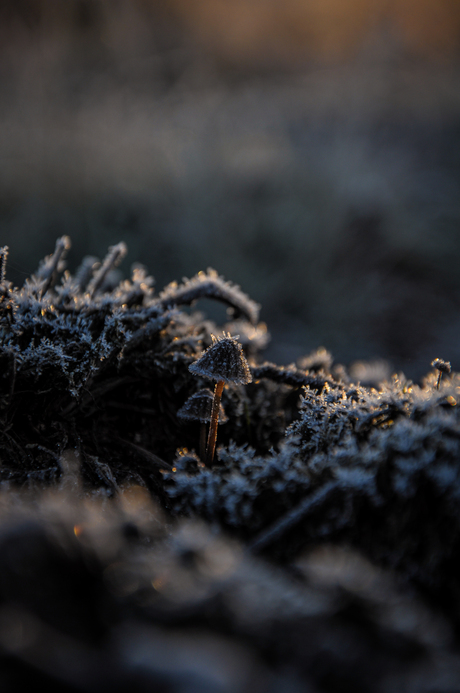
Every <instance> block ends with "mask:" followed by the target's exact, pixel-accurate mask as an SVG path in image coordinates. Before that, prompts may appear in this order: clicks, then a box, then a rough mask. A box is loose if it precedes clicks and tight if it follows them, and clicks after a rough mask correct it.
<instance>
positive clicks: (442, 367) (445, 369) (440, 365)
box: [431, 359, 452, 390]
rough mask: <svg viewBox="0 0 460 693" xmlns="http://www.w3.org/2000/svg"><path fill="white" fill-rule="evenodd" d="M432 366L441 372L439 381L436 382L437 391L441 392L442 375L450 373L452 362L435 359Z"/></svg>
mask: <svg viewBox="0 0 460 693" xmlns="http://www.w3.org/2000/svg"><path fill="white" fill-rule="evenodd" d="M431 365H432V366H433V368H437V370H438V371H439V375H438V380H437V381H436V389H437V390H439V386H440V385H441V378H442V374H443V373H450V372H451V370H452V367H451V365H450V361H443V359H435V360H434V361H432V362H431Z"/></svg>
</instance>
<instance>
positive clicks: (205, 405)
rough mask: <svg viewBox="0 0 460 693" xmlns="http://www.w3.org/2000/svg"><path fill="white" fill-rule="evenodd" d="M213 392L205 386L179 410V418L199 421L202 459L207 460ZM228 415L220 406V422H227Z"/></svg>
mask: <svg viewBox="0 0 460 693" xmlns="http://www.w3.org/2000/svg"><path fill="white" fill-rule="evenodd" d="M213 399H214V397H213V394H212V392H211V390H209V389H208V388H204V389H203V390H200V391H199V392H195V394H194V395H192V396H191V397H189V398H188V400H187V401H186V402H185V404H184V405H183V406H182V407H181V408H180V409H179V411H178V412H177V416H178V417H179V419H182V420H183V421H199V422H200V424H201V427H200V428H201V430H200V459H201V461H202V462H204V461H205V457H206V424H207V423H209V422H210V421H211V416H212V402H213ZM227 421H228V417H227V416H226V415H225V411H224V408H223V406H222V405H220V406H219V420H218V423H221V424H222V423H226V422H227Z"/></svg>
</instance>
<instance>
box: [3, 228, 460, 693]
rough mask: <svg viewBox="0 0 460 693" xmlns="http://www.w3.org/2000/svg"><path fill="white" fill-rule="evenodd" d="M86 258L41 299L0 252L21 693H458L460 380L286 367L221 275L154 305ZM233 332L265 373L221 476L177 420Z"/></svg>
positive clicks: (319, 354) (63, 245) (6, 670)
mask: <svg viewBox="0 0 460 693" xmlns="http://www.w3.org/2000/svg"><path fill="white" fill-rule="evenodd" d="M69 249H70V240H69V239H68V238H67V237H63V238H61V239H59V240H58V241H57V243H56V248H55V251H54V253H53V254H52V255H50V256H49V257H47V258H45V260H44V261H43V262H42V263H41V264H40V266H39V268H38V270H37V272H36V273H35V274H34V275H33V276H32V277H31V278H29V279H27V280H26V282H25V284H24V286H23V287H22V288H20V289H18V288H15V287H13V286H12V284H11V283H10V282H9V281H8V278H7V277H8V264H7V249H3V250H2V260H3V268H2V276H1V285H0V294H1V302H0V329H1V343H0V359H1V362H2V366H3V367H2V369H1V375H0V387H1V391H0V416H1V431H0V459H1V466H0V482H1V490H0V518H1V521H0V657H1V661H2V666H1V667H0V684H3V688H2V690H5V691H9V690H13V688H15V687H16V688H17V686H18V685H19V684H20V683H21V682H30V680H33V681H35V680H40V681H41V680H42V679H43V681H44V682H45V683H46V684H47V685H50V684H52V685H53V686H55V687H56V688H53V690H54V689H56V690H65V691H67V690H69V691H74V690H79V691H87V690H90V691H103V690H108V689H110V690H113V691H125V690H126V691H127V690H130V691H144V690H146V691H147V690H159V691H172V692H174V693H176V692H178V693H179V692H180V693H194V692H195V691H206V692H207V691H209V693H225V692H227V691H228V693H233V692H240V691H241V692H245V691H249V690H253V689H256V690H258V691H259V690H260V691H263V692H265V691H267V693H272V692H273V693H275V692H280V693H285V692H286V691H293V692H297V691H299V692H300V691H308V692H310V691H312V692H316V691H318V692H322V691H333V692H337V693H339V692H340V693H341V692H343V691H356V692H360V691H363V693H364V692H367V691H382V692H383V691H388V692H391V693H394V692H396V691H407V692H412V691H413V692H414V693H418V692H422V691H426V692H427V693H428V692H430V693H433V692H434V691H437V692H438V693H440V692H442V691H445V692H446V693H447V692H449V693H451V692H452V691H457V690H458V691H460V656H459V651H458V641H457V638H458V632H459V627H460V602H459V599H458V594H459V582H458V555H459V549H460V513H459V508H460V467H459V460H460V425H459V414H458V402H459V401H460V399H459V398H460V374H457V373H455V372H450V364H447V363H446V362H444V361H442V360H441V359H437V360H436V361H434V362H433V364H434V368H433V369H431V370H429V364H427V370H429V372H428V374H427V376H426V378H425V379H424V380H423V381H422V382H421V383H419V384H417V383H413V382H411V381H409V380H407V379H406V378H405V377H404V375H403V374H401V373H399V374H396V375H393V376H391V377H387V376H386V374H385V367H384V364H382V363H376V364H365V363H362V364H360V365H359V366H355V367H354V369H353V370H351V369H350V370H347V368H346V367H345V366H343V365H340V364H335V363H334V361H333V358H332V356H331V355H330V354H329V353H328V352H327V351H325V350H324V349H318V350H317V351H316V352H314V353H312V354H309V355H306V356H305V357H304V358H302V359H300V360H299V362H298V363H297V364H292V365H291V366H287V367H286V366H285V367H280V366H277V365H276V364H272V363H265V362H264V361H263V357H262V356H261V353H262V352H263V349H264V347H265V346H266V344H267V342H268V338H269V335H268V332H267V328H266V326H265V325H264V324H263V323H260V322H259V306H258V305H257V304H256V303H255V302H254V301H253V300H251V299H250V298H249V297H248V296H246V295H245V294H244V293H243V291H241V289H240V288H239V287H237V286H235V285H233V284H232V283H230V282H228V281H225V280H224V279H223V278H222V277H220V276H219V275H218V274H217V273H216V272H215V271H213V270H208V271H207V272H200V273H199V274H198V275H197V276H195V277H193V278H192V279H183V280H182V282H181V283H177V284H176V283H173V284H171V285H169V286H168V287H166V288H165V289H164V290H163V291H160V292H158V293H157V292H156V291H155V288H154V286H155V282H154V279H153V278H152V277H151V276H150V275H149V274H148V273H147V271H146V269H145V268H144V267H142V266H140V265H137V266H134V267H133V269H132V276H131V278H130V279H129V280H123V281H121V282H120V281H119V280H118V277H117V275H116V272H115V271H114V270H115V268H116V266H117V265H118V264H119V263H120V262H121V261H122V259H123V257H124V255H125V253H126V247H125V245H124V244H123V243H120V244H118V245H116V246H113V247H111V248H110V249H109V252H108V255H107V257H106V258H105V260H103V261H102V262H101V263H99V261H97V260H96V259H95V258H87V259H85V260H84V261H83V263H82V265H81V267H80V268H79V269H78V270H77V272H76V273H75V275H73V276H72V275H70V274H69V273H68V272H67V271H66V270H65V259H66V254H67V253H68V251H69ZM203 298H208V299H209V298H212V299H215V300H217V301H220V302H223V303H224V304H225V305H226V306H227V308H228V314H229V315H228V322H227V323H225V324H224V325H216V324H214V323H213V322H211V321H210V320H208V319H207V318H206V317H205V316H204V315H203V314H202V313H200V312H198V310H196V307H195V304H198V307H199V301H200V299H203ZM222 333H224V335H227V336H226V337H223V338H221V340H220V342H219V341H218V342H217V343H218V344H219V343H222V342H226V341H227V342H234V341H235V339H237V341H238V344H240V345H241V347H242V350H243V352H242V353H243V354H244V359H245V363H247V364H248V366H247V368H248V369H249V370H248V372H245V377H244V379H241V378H240V381H239V382H235V383H231V382H228V379H227V376H225V377H224V376H222V381H225V383H226V384H225V386H224V387H223V393H222V406H223V409H222V413H221V415H220V418H221V424H220V425H219V427H218V429H219V430H218V437H217V451H216V458H215V459H214V461H213V462H212V464H211V463H210V461H209V458H205V456H204V454H203V451H202V450H201V452H200V454H199V445H200V425H206V421H208V420H209V416H210V415H208V414H206V416H205V417H204V418H203V417H202V418H201V419H197V421H196V422H195V421H193V420H192V421H190V420H188V419H186V418H184V417H183V416H182V415H181V414H179V416H178V412H179V411H180V410H181V408H182V407H183V406H184V403H185V402H186V401H187V400H189V399H190V398H193V396H194V395H195V394H196V393H198V392H199V391H202V390H203V388H206V387H209V385H210V382H209V380H208V379H207V376H206V375H203V374H201V375H200V369H199V368H197V367H194V366H193V364H195V362H196V361H197V360H198V359H199V358H200V357H201V356H202V354H203V350H204V349H208V348H209V347H211V345H212V343H213V342H215V340H213V335H214V336H219V335H222ZM207 353H210V352H207ZM434 356H436V354H434V355H433V357H434ZM446 356H448V355H446ZM190 367H191V370H190ZM244 367H245V368H246V366H244ZM436 369H437V370H436ZM194 370H195V374H194V373H193V372H191V371H194ZM357 374H359V378H357V377H356V375H357ZM440 376H442V377H440ZM213 377H214V376H213ZM217 379H218V378H217V377H216V380H217ZM243 380H244V383H247V384H241V383H242V381H243ZM192 401H193V399H192ZM182 411H183V410H182ZM216 411H217V409H216ZM223 412H225V414H224V413H223ZM217 413H218V412H217ZM44 642H46V643H47V644H46V646H45V645H43V643H44ZM31 677H32V678H31Z"/></svg>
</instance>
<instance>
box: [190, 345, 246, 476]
mask: <svg viewBox="0 0 460 693" xmlns="http://www.w3.org/2000/svg"><path fill="white" fill-rule="evenodd" d="M211 336H212V340H213V343H212V345H211V346H210V347H209V349H206V351H205V352H204V354H203V355H202V356H201V358H199V359H198V360H197V361H195V363H192V365H191V366H189V371H190V372H191V373H193V374H194V375H201V376H202V377H204V378H209V379H210V380H216V381H217V382H216V387H215V389H214V399H213V405H212V414H211V424H210V426H209V435H208V444H207V448H206V465H207V466H208V467H211V466H212V461H213V459H214V451H215V449H216V439H217V424H218V419H219V407H220V400H221V397H222V392H223V389H224V385H225V383H235V384H237V385H247V384H248V383H250V382H252V375H251V371H250V370H249V365H248V362H247V361H246V358H245V356H244V354H243V348H242V346H241V344H240V343H239V342H237V340H236V339H235V338H233V337H231V336H230V335H227V336H225V335H224V336H223V337H218V338H217V337H214V335H211Z"/></svg>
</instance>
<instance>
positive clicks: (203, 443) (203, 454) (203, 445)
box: [200, 421, 206, 462]
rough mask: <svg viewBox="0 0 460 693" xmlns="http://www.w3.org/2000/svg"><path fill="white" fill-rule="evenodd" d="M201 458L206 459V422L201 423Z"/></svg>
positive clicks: (203, 460)
mask: <svg viewBox="0 0 460 693" xmlns="http://www.w3.org/2000/svg"><path fill="white" fill-rule="evenodd" d="M200 460H201V461H202V462H205V461H206V422H205V421H202V422H201V424H200Z"/></svg>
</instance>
